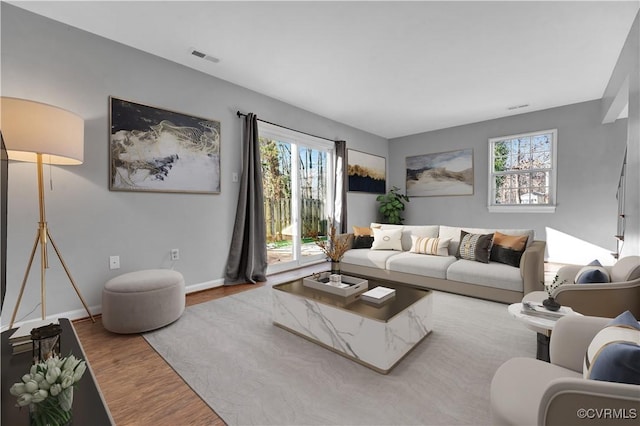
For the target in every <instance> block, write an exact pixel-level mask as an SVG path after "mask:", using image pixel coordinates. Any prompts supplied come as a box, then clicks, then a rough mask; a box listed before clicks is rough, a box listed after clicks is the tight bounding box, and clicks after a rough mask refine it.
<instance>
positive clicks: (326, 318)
mask: <svg viewBox="0 0 640 426" xmlns="http://www.w3.org/2000/svg"><path fill="white" fill-rule="evenodd" d="M378 285H384V286H385V287H390V288H395V289H396V296H395V298H393V299H391V300H389V301H387V302H385V303H384V304H382V305H380V306H377V305H373V304H370V303H368V302H365V301H362V300H360V299H359V296H358V295H356V296H350V297H343V296H337V295H333V294H331V293H327V292H323V291H320V290H315V289H312V288H309V287H306V286H304V285H303V283H302V280H301V279H300V280H296V281H291V282H288V283H284V284H278V285H274V286H273V323H274V324H275V325H276V326H278V327H281V328H283V329H285V330H288V331H290V332H292V333H295V334H297V335H299V336H302V337H304V338H306V339H308V340H310V341H312V342H315V343H317V344H319V345H321V346H324V347H325V348H327V349H330V350H332V351H334V352H337V353H338V354H340V355H343V356H345V357H347V358H349V359H351V360H353V361H356V362H358V363H360V364H362V365H364V366H367V367H369V368H371V369H373V370H375V371H377V372H379V373H382V374H387V373H388V372H389V371H391V369H392V368H393V367H394V366H395V365H396V364H398V362H400V360H402V358H403V357H404V356H405V355H406V354H407V353H408V352H409V351H411V349H413V348H414V347H415V346H416V345H417V344H418V343H420V342H421V341H422V339H424V338H425V337H426V336H427V335H428V334H429V333H430V332H431V329H432V326H433V294H432V292H431V291H429V290H423V289H417V288H412V287H405V286H399V285H394V284H392V283H387V282H380V281H376V280H369V289H372V288H374V287H377V286H378Z"/></svg>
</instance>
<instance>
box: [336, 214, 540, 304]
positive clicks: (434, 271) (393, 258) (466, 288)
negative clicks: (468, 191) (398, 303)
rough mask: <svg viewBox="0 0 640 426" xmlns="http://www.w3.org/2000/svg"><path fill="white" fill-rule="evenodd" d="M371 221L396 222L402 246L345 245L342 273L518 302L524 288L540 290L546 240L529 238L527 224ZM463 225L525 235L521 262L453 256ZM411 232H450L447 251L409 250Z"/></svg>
mask: <svg viewBox="0 0 640 426" xmlns="http://www.w3.org/2000/svg"><path fill="white" fill-rule="evenodd" d="M371 227H372V228H373V227H379V228H380V229H382V230H389V229H397V228H401V229H402V251H395V250H372V249H368V248H358V249H350V250H348V251H347V252H346V253H345V255H344V257H343V258H342V261H341V270H342V272H343V273H345V274H349V273H352V274H356V275H360V276H364V277H370V278H377V279H383V280H389V281H394V282H398V283H403V284H408V285H412V286H417V287H422V288H429V289H434V290H442V291H448V292H452V293H458V294H463V295H467V296H472V297H478V298H482V299H488V300H495V301H498V302H505V303H516V302H520V301H521V300H522V297H523V296H524V295H525V294H527V293H530V292H532V291H538V290H544V284H543V283H544V250H545V242H544V241H534V233H533V230H531V229H485V228H469V227H454V226H445V225H425V226H420V225H388V224H377V223H373V224H371ZM462 230H464V231H466V232H469V233H472V234H490V233H494V232H496V231H497V232H501V233H503V234H507V235H527V236H528V239H527V246H526V250H525V251H524V253H523V255H522V258H521V260H520V267H519V268H517V267H513V266H510V265H505V264H503V263H497V262H489V263H481V262H476V261H473V260H465V259H458V258H456V257H455V254H456V252H457V250H458V245H459V243H460V231H462ZM411 235H415V236H417V237H431V238H435V237H440V238H451V242H450V244H449V256H433V255H425V254H417V253H410V252H409V250H410V249H411Z"/></svg>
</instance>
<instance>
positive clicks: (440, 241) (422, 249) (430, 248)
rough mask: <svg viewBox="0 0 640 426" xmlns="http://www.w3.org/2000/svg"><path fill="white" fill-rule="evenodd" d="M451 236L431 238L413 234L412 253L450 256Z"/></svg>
mask: <svg viewBox="0 0 640 426" xmlns="http://www.w3.org/2000/svg"><path fill="white" fill-rule="evenodd" d="M449 242H451V238H429V237H416V236H415V235H412V236H411V250H409V251H410V252H411V253H418V254H431V255H434V256H449Z"/></svg>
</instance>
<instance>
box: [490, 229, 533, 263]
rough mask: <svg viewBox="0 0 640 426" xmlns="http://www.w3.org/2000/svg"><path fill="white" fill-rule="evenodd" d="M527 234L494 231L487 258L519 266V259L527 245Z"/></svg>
mask: <svg viewBox="0 0 640 426" xmlns="http://www.w3.org/2000/svg"><path fill="white" fill-rule="evenodd" d="M528 239H529V236H528V235H507V234H503V233H502V232H498V231H496V232H495V233H494V234H493V245H492V246H491V254H490V256H489V260H491V261H492V262H500V263H504V264H505V265H511V266H515V267H516V268H517V267H520V259H521V258H522V253H524V250H525V248H526V247H527V240H528Z"/></svg>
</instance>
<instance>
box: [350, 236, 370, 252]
mask: <svg viewBox="0 0 640 426" xmlns="http://www.w3.org/2000/svg"><path fill="white" fill-rule="evenodd" d="M372 245H373V237H372V236H371V235H358V236H355V237H354V238H353V247H352V248H354V249H361V248H367V249H370V248H371V246H372Z"/></svg>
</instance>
